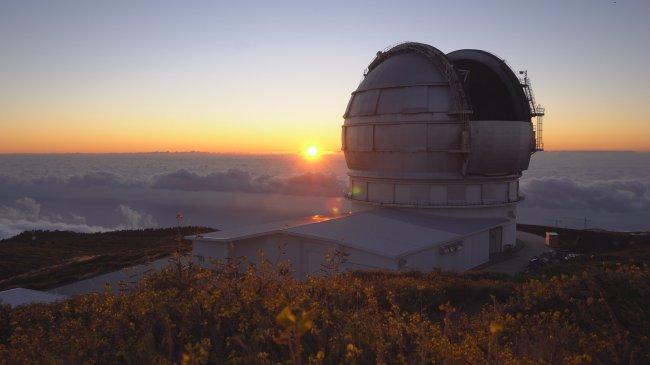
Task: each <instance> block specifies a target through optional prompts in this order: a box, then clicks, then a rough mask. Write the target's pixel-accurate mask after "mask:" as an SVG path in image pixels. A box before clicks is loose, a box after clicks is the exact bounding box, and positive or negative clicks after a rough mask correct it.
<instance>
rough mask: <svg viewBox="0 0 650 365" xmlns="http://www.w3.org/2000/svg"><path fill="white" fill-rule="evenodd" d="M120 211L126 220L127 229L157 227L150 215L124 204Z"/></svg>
mask: <svg viewBox="0 0 650 365" xmlns="http://www.w3.org/2000/svg"><path fill="white" fill-rule="evenodd" d="M118 210H119V212H120V213H121V214H122V216H123V217H124V218H125V219H126V225H125V228H127V229H138V228H151V227H155V226H156V223H155V221H154V219H153V217H152V216H151V215H150V214H147V213H142V212H139V211H137V210H135V209H133V208H131V207H129V206H128V205H124V204H120V206H119V207H118Z"/></svg>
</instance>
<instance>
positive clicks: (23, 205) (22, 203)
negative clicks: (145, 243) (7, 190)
mask: <svg viewBox="0 0 650 365" xmlns="http://www.w3.org/2000/svg"><path fill="white" fill-rule="evenodd" d="M118 212H119V213H120V214H121V215H122V217H123V220H124V223H123V224H120V225H117V226H112V227H105V226H100V225H91V224H88V223H86V218H84V217H81V216H78V215H73V214H67V215H62V214H42V213H41V205H40V204H39V203H38V202H37V201H36V200H34V199H32V198H29V197H24V198H20V199H16V200H15V201H13V203H12V204H11V205H0V239H1V238H6V237H11V236H14V235H17V234H19V233H20V232H23V231H31V230H37V229H43V230H60V231H75V232H102V231H109V230H118V229H137V228H148V227H154V226H156V223H155V221H154V219H153V217H152V216H151V215H149V214H146V213H143V212H139V211H137V210H135V209H132V208H131V207H129V206H127V205H120V206H119V207H118Z"/></svg>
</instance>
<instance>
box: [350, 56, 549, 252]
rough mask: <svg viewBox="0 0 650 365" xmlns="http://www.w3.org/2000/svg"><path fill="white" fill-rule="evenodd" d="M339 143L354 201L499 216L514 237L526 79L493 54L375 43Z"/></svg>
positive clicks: (527, 128)
mask: <svg viewBox="0 0 650 365" xmlns="http://www.w3.org/2000/svg"><path fill="white" fill-rule="evenodd" d="M342 145H343V151H344V152H345V158H346V162H347V165H348V168H349V176H350V187H351V190H350V194H349V198H350V199H351V200H352V201H353V202H356V203H359V204H355V207H356V208H357V209H366V208H367V207H369V206H384V207H400V208H409V209H416V210H417V211H418V212H421V213H426V214H437V215H444V216H451V217H466V218H470V217H473V218H483V217H503V218H506V219H508V223H507V224H505V225H504V226H503V230H502V232H503V243H504V244H514V243H515V230H516V224H515V219H516V204H517V202H518V201H519V200H520V196H519V188H518V184H519V182H518V181H519V178H520V177H521V172H522V171H523V170H525V169H527V168H528V163H529V161H530V155H531V153H533V152H534V151H535V145H536V144H535V136H534V134H533V126H532V123H531V111H530V106H529V100H528V98H527V96H526V94H525V92H524V88H522V86H521V84H520V81H519V79H518V78H517V77H516V76H515V74H514V73H513V72H512V71H511V70H510V68H509V67H508V66H507V65H506V64H505V62H504V61H502V60H501V59H499V58H497V57H496V56H494V55H492V54H490V53H487V52H484V51H479V50H460V51H455V52H452V53H450V54H449V55H445V54H443V53H442V52H440V51H439V50H437V49H436V48H434V47H431V46H429V45H425V44H420V43H404V44H400V45H398V46H396V47H393V48H391V49H390V50H388V51H386V52H379V53H378V54H377V57H376V58H375V60H374V61H372V63H371V64H370V66H368V70H367V71H366V74H365V78H364V79H363V81H362V82H361V84H360V85H359V87H358V88H357V90H356V91H354V92H353V93H352V97H351V98H350V102H349V103H348V107H347V110H346V112H345V123H344V125H343V131H342ZM495 249H498V248H495Z"/></svg>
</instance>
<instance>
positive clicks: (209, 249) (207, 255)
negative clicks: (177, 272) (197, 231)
mask: <svg viewBox="0 0 650 365" xmlns="http://www.w3.org/2000/svg"><path fill="white" fill-rule="evenodd" d="M226 257H228V244H227V243H224V242H214V241H194V242H193V243H192V259H193V260H194V261H195V262H198V263H199V264H200V265H201V266H203V267H210V265H211V262H210V261H211V260H217V259H225V258H226Z"/></svg>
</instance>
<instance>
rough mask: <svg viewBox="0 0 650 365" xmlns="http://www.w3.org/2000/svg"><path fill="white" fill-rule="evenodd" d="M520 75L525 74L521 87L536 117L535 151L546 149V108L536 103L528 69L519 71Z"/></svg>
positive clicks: (534, 126)
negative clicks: (544, 127) (544, 132)
mask: <svg viewBox="0 0 650 365" xmlns="http://www.w3.org/2000/svg"><path fill="white" fill-rule="evenodd" d="M519 74H520V75H523V76H522V78H521V79H520V82H521V87H522V89H523V90H524V94H525V95H526V99H528V106H529V107H530V116H531V118H532V117H534V118H536V120H535V123H533V132H534V133H535V151H544V139H543V135H542V132H543V126H544V113H545V109H544V107H542V106H541V105H539V104H537V103H535V94H533V87H532V85H531V83H530V78H528V71H526V70H524V71H519Z"/></svg>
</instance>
